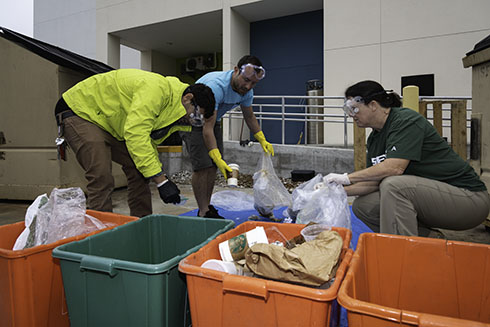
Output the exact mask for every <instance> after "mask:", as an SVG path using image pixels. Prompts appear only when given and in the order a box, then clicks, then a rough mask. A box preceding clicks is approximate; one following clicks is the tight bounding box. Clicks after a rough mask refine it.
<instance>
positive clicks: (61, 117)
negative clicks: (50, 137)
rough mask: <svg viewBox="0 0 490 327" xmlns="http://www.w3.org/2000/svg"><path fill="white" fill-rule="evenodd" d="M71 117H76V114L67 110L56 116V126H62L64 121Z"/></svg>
mask: <svg viewBox="0 0 490 327" xmlns="http://www.w3.org/2000/svg"><path fill="white" fill-rule="evenodd" d="M71 116H75V113H74V112H73V111H72V110H65V111H62V112H60V113H58V114H56V124H57V125H58V126H60V125H61V123H62V122H63V120H64V119H66V118H68V117H71Z"/></svg>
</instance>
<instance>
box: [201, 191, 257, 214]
mask: <svg viewBox="0 0 490 327" xmlns="http://www.w3.org/2000/svg"><path fill="white" fill-rule="evenodd" d="M211 204H212V205H214V206H216V207H219V208H222V209H224V210H228V211H242V210H253V209H254V198H253V196H252V195H250V194H247V193H245V192H242V191H219V192H216V193H214V194H213V195H212V196H211Z"/></svg>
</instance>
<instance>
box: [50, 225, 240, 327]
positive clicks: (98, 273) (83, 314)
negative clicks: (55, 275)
mask: <svg viewBox="0 0 490 327" xmlns="http://www.w3.org/2000/svg"><path fill="white" fill-rule="evenodd" d="M233 227H234V222H233V221H230V220H225V219H207V218H194V217H182V216H171V215H150V216H146V217H144V218H142V219H140V220H138V221H134V222H131V223H128V224H125V225H123V226H120V227H116V228H114V229H113V230H110V231H107V232H102V233H100V234H97V235H93V236H90V237H88V238H86V239H84V240H83V241H78V242H72V243H68V244H64V245H61V246H59V247H57V248H55V249H54V250H53V257H55V258H59V259H60V265H61V272H62V276H63V285H64V288H65V293H66V302H67V306H68V315H69V317H70V324H71V326H72V327H77V326H90V327H95V326H104V327H106V326H131V327H132V326H138V327H143V326H159V327H161V326H167V327H170V326H172V327H176V326H186V327H187V326H191V325H192V324H191V321H190V314H189V309H188V305H187V287H186V283H185V275H182V274H181V273H179V271H178V264H179V261H180V260H181V259H183V258H185V257H186V256H188V255H189V254H191V253H193V252H195V251H197V250H198V249H199V248H201V247H202V246H204V245H205V244H207V243H208V242H209V241H210V240H212V239H214V238H215V237H216V236H218V235H219V234H221V233H224V232H226V231H227V230H229V229H232V228H233Z"/></svg>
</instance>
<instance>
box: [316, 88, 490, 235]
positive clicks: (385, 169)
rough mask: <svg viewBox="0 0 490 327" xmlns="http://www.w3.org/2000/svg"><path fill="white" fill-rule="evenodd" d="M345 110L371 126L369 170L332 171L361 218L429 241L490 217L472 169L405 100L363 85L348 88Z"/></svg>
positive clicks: (388, 230) (377, 228) (330, 179)
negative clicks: (436, 231) (436, 232)
mask: <svg viewBox="0 0 490 327" xmlns="http://www.w3.org/2000/svg"><path fill="white" fill-rule="evenodd" d="M345 98H346V101H345V105H344V110H345V111H346V113H347V114H348V115H349V116H351V117H352V118H353V119H354V122H355V123H356V124H357V126H359V127H364V128H366V127H370V128H372V129H373V130H372V132H371V134H370V135H369V138H368V141H367V149H368V153H367V168H366V169H362V170H359V171H356V172H353V173H350V174H347V173H345V174H334V173H332V174H328V175H327V176H325V181H326V182H336V183H339V184H343V185H345V186H344V187H345V190H346V192H347V194H348V195H351V196H358V197H357V198H356V199H355V200H354V203H353V205H352V209H353V211H354V213H355V215H356V216H357V217H358V218H359V219H361V220H362V221H363V222H364V223H366V224H367V225H368V226H369V227H370V228H371V229H372V230H373V231H375V232H381V233H388V234H398V235H420V236H427V235H428V234H429V232H430V228H443V229H452V230H464V229H470V228H473V227H475V226H477V225H479V224H480V223H482V222H483V221H484V220H485V218H486V217H487V216H488V213H489V208H490V197H489V194H488V192H487V188H486V186H485V184H484V183H483V182H482V181H481V180H480V178H479V177H478V175H477V174H476V173H475V171H474V170H473V168H471V166H470V165H469V164H468V163H467V162H466V161H465V160H463V159H462V158H461V157H460V156H459V155H457V154H456V153H455V152H454V151H453V150H452V148H451V147H450V146H449V145H448V144H447V142H446V141H445V140H444V139H443V138H442V137H441V136H440V135H439V134H438V133H437V131H436V129H435V128H434V126H433V125H432V124H430V123H429V122H428V121H427V119H426V118H425V117H423V116H422V115H420V114H419V113H417V112H415V111H414V110H411V109H407V108H401V101H400V97H399V96H398V95H397V94H396V93H394V92H392V91H386V90H385V89H384V88H383V87H382V86H381V85H380V84H379V83H377V82H374V81H362V82H359V83H357V84H354V85H352V86H350V87H349V88H347V90H346V91H345Z"/></svg>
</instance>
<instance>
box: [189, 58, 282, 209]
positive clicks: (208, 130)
mask: <svg viewBox="0 0 490 327" xmlns="http://www.w3.org/2000/svg"><path fill="white" fill-rule="evenodd" d="M264 77H265V69H264V68H263V67H262V63H261V62H260V60H259V59H258V58H257V57H254V56H249V55H247V56H244V57H242V58H241V59H240V60H239V61H238V64H237V66H235V68H234V69H233V70H230V71H226V72H211V73H207V74H206V75H204V76H202V77H201V78H200V79H199V80H198V81H197V83H203V84H205V85H207V86H209V87H210V88H211V90H212V91H213V93H214V98H215V101H216V107H215V111H214V114H213V116H211V117H210V118H202V122H203V124H202V126H201V127H196V126H193V127H192V132H191V133H184V135H183V140H184V142H185V144H186V147H187V150H188V152H189V154H190V157H191V163H192V169H193V174H192V190H193V192H194V196H195V198H196V201H197V205H198V206H199V211H198V213H197V215H198V216H201V217H207V218H223V217H222V216H220V215H219V214H218V211H217V210H216V208H214V207H213V206H212V205H210V201H211V195H212V194H213V188H214V181H215V179H216V168H219V170H220V171H221V173H222V174H223V176H224V177H225V178H227V172H231V168H230V167H229V166H228V165H227V164H226V162H225V161H224V160H223V159H222V153H223V135H222V132H221V117H223V115H224V114H225V113H226V112H227V111H228V110H231V109H233V108H235V107H237V106H240V107H241V110H242V113H243V118H244V119H245V122H246V123H247V126H248V128H249V129H250V131H251V132H252V133H253V134H254V137H255V138H256V139H257V141H259V142H260V144H261V146H262V148H263V150H264V151H265V152H267V153H270V154H271V155H274V148H273V147H272V145H271V144H270V143H269V142H267V140H266V139H265V136H264V133H263V132H262V131H261V130H260V126H259V123H258V122H257V118H256V117H255V114H254V112H253V109H252V100H253V95H254V94H253V90H252V89H253V88H254V86H255V85H256V84H257V83H258V82H259V81H260V80H261V79H263V78H264Z"/></svg>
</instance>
